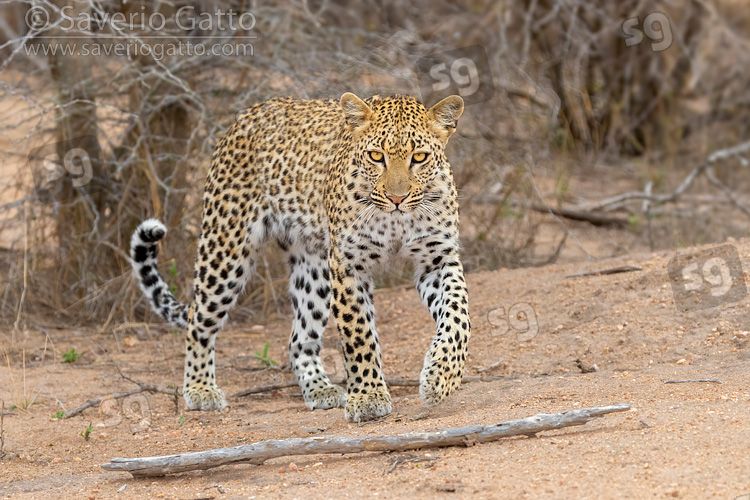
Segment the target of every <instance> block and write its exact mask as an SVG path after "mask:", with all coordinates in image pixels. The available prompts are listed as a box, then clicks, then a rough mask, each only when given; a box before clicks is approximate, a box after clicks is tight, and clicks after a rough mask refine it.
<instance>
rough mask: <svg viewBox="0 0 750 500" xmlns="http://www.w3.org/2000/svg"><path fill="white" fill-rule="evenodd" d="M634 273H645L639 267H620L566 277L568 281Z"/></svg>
mask: <svg viewBox="0 0 750 500" xmlns="http://www.w3.org/2000/svg"><path fill="white" fill-rule="evenodd" d="M633 271H643V268H642V267H638V266H620V267H613V268H611V269H604V270H602V271H591V272H588V273H581V274H570V275H568V276H566V277H565V278H566V279H569V278H583V277H585V276H599V275H605V274H620V273H632V272H633Z"/></svg>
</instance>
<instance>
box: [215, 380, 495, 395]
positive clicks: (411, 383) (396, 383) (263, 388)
mask: <svg viewBox="0 0 750 500" xmlns="http://www.w3.org/2000/svg"><path fill="white" fill-rule="evenodd" d="M507 378H508V377H503V376H493V375H467V376H465V377H464V378H463V381H462V383H464V384H470V383H472V382H494V381H495V380H506V379H507ZM331 382H332V383H334V384H339V385H340V384H343V383H344V382H345V380H344V379H343V378H341V377H338V378H332V379H331ZM385 383H386V385H389V386H391V387H419V379H417V378H402V377H394V378H386V379H385ZM290 387H298V384H297V381H296V380H289V381H287V382H279V383H278V384H271V385H260V386H256V387H251V388H249V389H244V390H242V391H238V392H235V393H234V394H230V395H229V397H230V398H241V397H244V396H251V395H253V394H263V393H266V392H273V391H278V390H281V389H288V388H290Z"/></svg>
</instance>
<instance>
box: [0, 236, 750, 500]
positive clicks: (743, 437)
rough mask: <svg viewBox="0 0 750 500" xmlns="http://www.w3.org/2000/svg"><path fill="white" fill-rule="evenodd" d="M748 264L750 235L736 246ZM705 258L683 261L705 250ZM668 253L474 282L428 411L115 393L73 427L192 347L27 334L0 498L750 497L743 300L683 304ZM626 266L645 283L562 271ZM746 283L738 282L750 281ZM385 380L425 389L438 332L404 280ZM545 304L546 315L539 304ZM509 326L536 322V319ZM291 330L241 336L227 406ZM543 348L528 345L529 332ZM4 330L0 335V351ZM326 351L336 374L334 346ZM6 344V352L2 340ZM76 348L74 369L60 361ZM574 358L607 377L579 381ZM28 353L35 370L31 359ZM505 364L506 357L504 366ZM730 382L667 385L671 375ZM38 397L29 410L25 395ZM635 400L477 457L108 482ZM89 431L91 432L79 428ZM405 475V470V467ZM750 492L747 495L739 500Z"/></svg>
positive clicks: (372, 458) (286, 466) (221, 353)
mask: <svg viewBox="0 0 750 500" xmlns="http://www.w3.org/2000/svg"><path fill="white" fill-rule="evenodd" d="M733 244H734V245H735V246H736V247H737V249H738V250H739V254H740V257H741V260H742V262H743V264H744V267H745V269H746V270H747V269H750V240H742V241H739V242H733ZM706 248H708V247H702V248H698V249H695V248H693V249H687V250H682V251H681V252H695V251H703V250H705V249H706ZM673 255H674V252H661V253H658V254H651V253H642V254H636V255H630V256H627V257H616V258H611V259H605V260H600V261H596V262H588V263H566V264H556V265H552V266H548V267H544V268H538V269H519V270H513V271H507V270H500V271H496V272H487V273H478V274H473V275H470V276H469V287H470V288H469V293H470V298H471V313H472V317H473V321H472V323H473V326H474V329H473V338H472V340H471V345H470V356H469V359H468V370H467V372H468V374H470V375H475V374H478V373H479V372H478V369H479V368H480V367H488V366H490V365H493V364H494V365H495V366H494V368H492V369H491V370H489V371H484V372H483V374H491V375H495V376H502V379H500V380H496V381H492V382H475V383H469V384H465V385H464V386H463V387H462V388H461V390H460V391H459V392H458V393H457V394H456V395H455V396H453V397H452V398H451V399H450V400H449V401H447V402H446V403H445V404H443V405H441V406H439V407H437V408H434V409H433V410H432V411H431V412H430V414H429V416H428V417H426V418H422V419H419V420H411V418H412V417H415V416H417V415H420V414H422V413H423V412H424V408H423V407H422V405H421V403H420V401H419V397H418V394H417V389H416V388H415V387H394V388H392V394H393V396H394V411H393V413H392V414H391V415H390V416H388V417H387V418H385V419H384V420H383V421H379V422H376V423H371V424H367V425H363V426H358V425H356V424H350V423H347V422H346V421H345V420H344V416H343V410H329V411H315V412H311V411H308V410H306V409H305V407H304V405H303V403H302V399H301V397H300V396H299V394H298V392H299V391H298V389H284V390H282V391H278V392H274V393H269V394H265V395H260V396H252V397H245V398H230V407H229V409H227V410H225V411H223V412H219V413H215V412H212V413H202V412H188V411H186V409H185V406H184V403H183V402H182V400H179V401H178V405H177V407H175V403H174V401H173V400H172V399H171V398H170V397H169V396H168V395H164V394H148V395H145V396H133V397H131V398H130V399H129V400H127V401H126V404H125V405H124V406H123V408H120V406H119V405H118V404H117V403H115V402H114V401H111V400H110V401H106V402H105V403H103V404H102V405H101V406H100V407H99V408H92V409H89V410H87V411H86V412H85V413H84V414H83V415H82V416H78V417H74V418H71V419H68V420H60V419H57V418H54V414H55V412H57V411H62V410H69V409H71V408H73V407H75V406H77V405H79V404H81V403H83V402H84V401H86V399H88V398H92V397H95V396H104V395H108V394H112V393H115V392H117V391H120V390H125V389H130V388H132V387H134V385H133V384H132V383H130V382H128V381H126V380H124V379H123V378H122V377H121V376H120V374H119V373H118V371H117V369H116V367H119V369H120V370H121V371H122V373H124V374H125V375H127V376H128V377H131V378H133V379H135V380H138V381H142V382H148V383H155V384H161V385H164V386H167V385H169V384H177V385H180V384H181V372H182V369H181V365H182V343H181V340H180V335H179V334H177V333H176V332H175V331H174V330H171V329H170V328H169V327H167V326H164V325H151V326H150V328H148V329H146V328H145V327H144V326H143V325H125V327H124V328H120V329H118V330H116V331H109V332H100V333H97V332H95V331H88V330H81V331H71V330H69V329H55V328H50V329H49V330H48V332H47V333H48V336H45V335H44V333H40V332H37V331H32V332H29V333H28V334H27V335H26V336H25V337H24V336H23V335H22V334H19V337H18V338H16V339H15V341H14V343H13V344H12V345H13V348H12V349H11V350H9V351H8V355H7V356H6V358H5V359H4V360H3V365H4V366H2V367H0V380H1V381H2V383H1V384H0V399H2V400H3V401H4V402H5V412H6V414H5V416H4V424H3V426H4V448H3V452H4V454H5V455H4V458H2V459H0V498H14V499H16V498H18V499H33V498H50V497H52V498H86V499H89V498H91V499H93V498H173V499H199V498H217V499H234V498H281V499H293V498H300V499H302V498H304V499H310V498H408V499H410V500H412V499H420V498H461V499H463V498H555V499H559V498H597V499H598V498H722V499H726V498H736V497H738V496H742V495H748V494H750V475H748V473H747V471H748V466H750V451H749V450H748V448H749V445H750V425H748V417H747V415H749V414H750V389H748V387H747V385H746V381H747V370H748V357H749V353H750V350H748V340H749V339H750V335H749V334H748V330H750V314H748V303H749V300H750V299H748V298H745V299H744V300H741V301H739V302H734V303H729V304H721V305H719V306H717V307H713V308H710V309H704V310H700V311H689V312H685V313H683V312H679V311H678V310H677V308H676V307H675V301H674V296H673V291H672V288H671V286H670V282H669V277H668V274H667V263H668V261H669V259H670V258H671V257H672V256H673ZM620 265H637V266H641V267H642V268H643V269H642V270H641V271H637V272H630V273H626V274H617V275H610V276H592V277H582V278H574V279H566V276H567V275H570V274H574V273H580V272H585V271H595V270H601V269H606V268H610V267H614V266H620ZM748 278H749V276H748V273H747V272H745V274H744V279H745V281H748ZM376 303H377V304H376V305H377V309H378V326H379V331H380V335H381V342H382V346H383V358H384V367H385V373H386V375H387V376H388V377H395V376H400V377H417V376H418V373H419V369H420V367H421V364H422V363H421V359H422V356H423V353H424V351H425V350H426V348H427V345H428V344H429V341H430V339H431V336H432V332H433V326H432V321H431V319H430V318H429V317H428V315H427V313H426V311H425V310H424V308H423V307H422V305H421V304H420V303H419V300H418V298H417V295H416V292H415V291H414V290H412V289H410V288H407V287H403V288H396V289H390V290H382V291H379V292H378V293H377V297H376ZM514 304H525V305H522V306H519V307H523V308H526V311H527V313H528V314H529V317H530V318H531V319H532V320H533V317H532V316H535V317H536V319H537V322H538V333H536V335H533V331H532V332H524V331H520V332H516V331H514V330H512V329H511V330H509V331H508V332H504V331H503V330H504V328H503V327H502V326H501V321H500V319H499V318H502V314H500V313H499V312H498V309H499V308H501V307H502V308H504V309H505V311H506V312H507V311H508V309H509V308H511V306H513V305H514ZM530 308H533V309H530ZM520 323H521V324H520V325H519V324H516V327H517V328H518V329H520V330H523V326H524V325H525V323H524V322H520ZM288 330H289V324H288V322H283V321H278V322H274V323H271V324H267V325H254V326H253V325H230V327H228V328H227V329H226V330H225V331H223V332H222V335H221V338H220V340H219V345H218V348H217V364H218V372H217V375H218V379H219V383H220V385H222V387H223V388H224V390H225V392H226V393H228V394H231V393H234V392H236V391H239V390H242V389H245V388H248V387H252V386H257V385H263V384H272V383H276V382H280V381H286V380H289V379H290V378H291V374H290V373H289V372H288V371H286V370H282V369H278V368H265V369H263V368H261V367H260V365H259V363H258V362H257V360H256V359H255V357H254V353H255V351H260V350H262V349H263V345H264V344H265V342H266V341H267V340H268V341H270V347H269V357H270V358H271V359H274V360H276V361H279V362H281V361H282V360H285V358H286V351H285V344H286V341H287V336H288ZM532 337H533V338H532ZM8 338H10V333H9V332H4V333H3V337H2V339H3V340H5V339H8ZM325 342H326V343H325V345H326V348H325V349H324V351H323V355H324V359H325V362H326V365H327V366H328V367H329V369H330V370H329V371H330V372H332V373H333V374H334V375H341V374H342V365H341V360H340V355H339V353H338V351H337V344H336V334H335V332H334V331H332V330H331V329H330V328H329V330H328V331H327V336H326V340H325ZM6 345H7V344H6ZM71 348H75V349H76V351H78V352H80V353H82V356H81V358H80V359H78V360H77V361H76V362H75V363H62V362H61V355H62V353H64V352H67V351H69V350H70V349H71ZM575 358H580V359H581V360H582V361H583V363H584V364H585V365H589V366H590V365H596V367H597V368H598V371H596V372H592V373H581V370H579V369H578V368H577V367H576V364H575V363H574V361H573V360H574V359H575ZM24 359H25V363H24ZM498 362H499V363H498ZM698 378H700V379H703V378H710V379H719V380H720V381H722V382H723V383H722V384H714V383H697V382H694V383H682V384H665V383H664V382H665V381H666V380H674V379H698ZM32 398H33V401H34V404H32V405H30V406H29V407H28V409H24V408H23V406H25V405H24V403H23V402H24V400H30V399H32ZM618 403H626V404H629V405H631V406H632V409H631V410H630V411H628V412H623V413H618V414H613V415H608V416H605V417H603V418H600V419H597V420H595V421H593V422H590V423H589V424H587V425H585V426H583V427H574V428H568V429H562V430H558V431H554V432H545V433H542V434H540V435H538V437H536V438H527V437H519V438H510V439H505V440H502V441H499V442H496V443H490V444H483V445H476V446H471V447H460V448H444V449H437V450H426V451H422V450H417V451H413V452H408V453H372V452H371V453H362V454H354V455H316V456H307V457H292V458H285V459H274V460H271V461H269V462H267V463H266V464H264V465H261V466H254V465H235V466H226V467H221V468H218V469H213V470H211V471H205V472H191V473H184V474H180V475H176V476H172V477H165V478H157V479H133V478H132V477H130V475H129V474H127V473H118V472H107V471H104V470H103V469H101V468H100V464H102V463H104V462H106V461H107V460H109V459H110V458H112V457H134V456H149V455H162V454H170V453H179V452H189V451H197V450H205V449H209V448H215V447H225V446H235V445H240V444H247V443H251V442H255V441H261V440H265V439H273V438H285V437H305V436H311V435H323V436H325V435H347V436H373V435H381V434H391V433H399V432H408V431H427V430H437V429H441V428H445V427H451V426H463V425H473V424H493V423H498V422H501V421H504V420H510V419H515V418H523V417H526V416H530V415H534V414H537V413H554V412H558V411H565V410H569V409H574V408H581V407H588V406H601V405H610V404H618ZM14 404H15V405H17V406H19V407H17V408H15V409H10V406H11V405H14ZM89 425H91V426H92V431H91V432H90V439H89V440H85V439H84V437H83V436H82V435H81V433H82V432H83V431H84V429H86V428H87V427H88V426H89ZM394 464H395V466H394ZM743 498H744V497H743Z"/></svg>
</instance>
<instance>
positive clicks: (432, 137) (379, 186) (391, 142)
mask: <svg viewBox="0 0 750 500" xmlns="http://www.w3.org/2000/svg"><path fill="white" fill-rule="evenodd" d="M347 96H351V97H347ZM342 108H343V109H344V112H345V114H346V115H347V122H348V123H349V125H350V126H351V128H352V132H353V134H352V140H353V150H354V155H353V161H352V166H351V167H352V169H351V171H350V175H351V176H352V177H353V178H354V181H353V182H352V183H350V184H349V188H350V189H353V190H354V191H355V198H356V199H357V200H358V201H359V202H361V203H364V204H371V205H374V206H375V207H377V208H378V209H380V210H382V211H384V212H386V213H391V212H403V213H407V212H412V211H414V210H416V209H417V208H419V207H424V208H425V209H427V210H429V207H430V204H431V203H432V201H433V200H437V199H439V198H441V197H442V196H443V195H445V194H447V193H449V192H450V182H451V176H450V165H449V163H448V160H447V159H446V157H445V145H446V143H447V141H448V138H449V137H450V135H451V134H452V133H453V131H454V130H455V127H456V121H457V120H458V117H459V116H460V114H461V112H462V111H463V101H462V100H461V98H460V97H456V96H453V97H449V98H447V99H445V100H443V101H441V102H440V103H438V104H437V105H435V106H434V107H433V108H431V109H427V108H425V107H424V106H423V105H422V104H421V103H419V102H418V101H417V100H416V99H414V98H412V97H405V96H394V97H389V98H385V99H377V98H373V99H371V100H370V99H368V102H367V103H365V102H363V101H361V100H359V99H358V98H356V96H354V95H353V94H344V96H343V97H342Z"/></svg>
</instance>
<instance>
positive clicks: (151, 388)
mask: <svg viewBox="0 0 750 500" xmlns="http://www.w3.org/2000/svg"><path fill="white" fill-rule="evenodd" d="M140 392H151V393H161V394H169V395H170V396H174V397H177V396H178V395H180V394H181V392H180V391H179V389H177V388H175V389H167V388H166V387H160V386H158V385H147V384H139V385H138V388H136V389H131V390H129V391H124V392H116V393H114V394H112V395H111V396H110V395H107V396H101V397H98V398H94V399H89V400H88V401H86V402H85V403H83V404H82V405H81V406H79V407H77V408H73V409H72V410H70V411H69V412H67V413H66V414H65V415H63V416H62V418H70V417H75V416H76V415H78V414H80V413H83V411H84V410H88V409H89V408H91V407H93V406H96V405H98V404H99V403H101V402H102V401H104V400H105V399H108V398H114V399H122V398H126V397H128V396H131V395H133V394H138V393H140Z"/></svg>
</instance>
